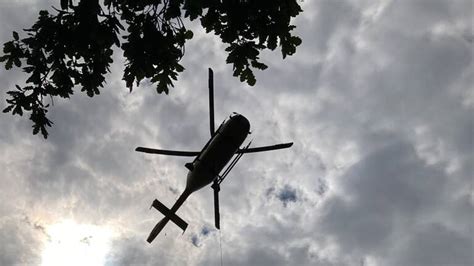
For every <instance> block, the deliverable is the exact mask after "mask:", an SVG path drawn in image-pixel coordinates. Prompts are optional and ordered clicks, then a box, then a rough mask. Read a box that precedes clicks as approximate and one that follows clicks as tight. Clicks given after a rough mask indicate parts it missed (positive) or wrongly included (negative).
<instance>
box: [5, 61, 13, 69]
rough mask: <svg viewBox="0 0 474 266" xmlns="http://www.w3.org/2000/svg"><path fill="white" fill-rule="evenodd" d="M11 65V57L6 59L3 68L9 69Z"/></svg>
mask: <svg viewBox="0 0 474 266" xmlns="http://www.w3.org/2000/svg"><path fill="white" fill-rule="evenodd" d="M12 67H13V60H12V59H11V58H9V59H8V61H7V62H6V63H5V69H6V70H9V69H11V68H12Z"/></svg>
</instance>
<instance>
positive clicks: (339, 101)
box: [0, 0, 474, 266]
mask: <svg viewBox="0 0 474 266" xmlns="http://www.w3.org/2000/svg"><path fill="white" fill-rule="evenodd" d="M52 4H54V5H56V6H58V5H59V1H52V0H50V1H39V0H38V1H34V0H16V1H7V0H0V22H1V25H2V27H1V28H0V41H1V43H4V42H6V41H8V40H10V39H11V38H12V37H11V32H12V31H13V30H17V31H18V30H20V29H22V28H27V27H29V26H31V25H32V24H33V22H34V21H35V20H36V18H37V14H38V12H39V10H40V9H49V8H50V6H51V5H52ZM301 5H302V8H303V10H304V12H303V13H302V14H301V15H300V16H299V17H298V18H296V19H295V20H294V23H295V25H296V26H297V28H296V32H297V34H298V35H299V36H301V38H302V39H303V43H302V45H301V46H300V47H298V50H297V52H296V54H295V55H294V56H291V57H289V58H287V59H285V60H282V58H281V54H280V52H279V51H274V52H265V53H264V54H263V56H262V57H263V60H264V62H265V63H267V64H268V65H269V68H268V69H267V70H265V71H263V72H258V73H257V84H256V85H255V86H254V87H249V86H247V85H245V84H243V83H240V82H239V81H238V80H237V79H235V78H233V77H232V67H231V66H230V65H226V64H225V57H226V54H225V52H224V48H225V46H223V45H222V44H221V43H220V41H219V39H217V38H214V37H213V36H210V35H205V34H204V33H203V32H202V31H201V30H200V29H199V27H200V26H199V25H195V24H189V25H188V27H189V28H190V29H193V30H194V32H195V35H194V38H193V39H192V40H191V41H190V42H189V43H188V44H187V46H186V55H185V57H184V59H183V61H182V63H183V65H184V66H185V68H186V70H185V72H184V73H183V74H182V75H181V76H180V78H179V81H178V82H177V83H176V84H175V88H174V89H172V90H171V91H170V95H169V96H165V95H157V94H156V93H155V90H154V88H153V87H152V86H149V84H147V83H142V86H141V87H139V88H136V89H135V90H134V91H133V92H132V93H129V92H128V89H127V88H126V87H125V84H124V82H122V81H121V76H122V69H123V66H122V65H121V64H120V61H121V55H120V53H117V55H116V62H118V64H116V65H114V66H113V67H112V73H111V74H110V75H108V77H107V85H106V86H105V88H104V89H102V91H101V95H100V96H96V97H94V98H92V99H91V98H89V97H87V96H86V95H83V94H82V93H80V92H79V91H77V92H76V94H75V95H74V96H73V97H72V98H71V99H70V100H68V101H61V100H56V101H55V103H54V106H53V107H52V108H51V109H50V118H51V119H52V120H53V121H54V123H55V124H54V126H53V128H51V129H50V131H49V132H50V136H49V138H48V139H47V140H44V139H43V138H42V137H40V136H33V135H32V133H31V132H32V129H31V123H30V120H28V119H27V117H22V118H20V117H18V116H15V117H13V116H12V115H11V114H0V128H1V130H0V150H1V153H0V169H1V172H0V242H1V243H2V244H1V245H0V265H14V264H33V265H38V264H43V265H46V264H48V263H50V262H51V263H52V261H54V260H55V259H56V260H57V261H59V263H61V261H60V259H59V258H54V257H58V256H60V255H61V254H62V255H64V254H67V256H68V259H69V260H68V265H73V263H77V264H80V263H79V262H80V261H83V260H84V258H87V259H90V261H89V262H88V263H89V265H92V264H94V263H96V264H98V265H103V264H105V265H131V264H135V265H203V266H204V265H220V261H221V253H220V252H221V251H220V237H221V238H222V239H221V240H222V260H223V263H224V265H272V266H277V265H321V266H326V265H328V266H331V265H333V266H336V265H338V266H339V265H341V266H344V265H347V266H349V265H350V266H354V265H356V266H359V265H364V266H372V265H380V266H382V265H383V266H385V265H387V266H399V265H408V266H411V265H413V266H415V265H419V266H438V265H439V266H447V265H450V266H451V265H452V266H468V265H472V264H473V263H474V258H473V255H472V253H473V234H474V232H473V223H474V222H473V219H474V217H473V216H474V208H473V206H474V193H473V186H472V184H473V165H474V154H473V152H474V145H473V136H474V120H473V119H474V118H473V117H474V116H473V114H474V113H473V109H474V89H473V85H472V84H474V73H473V71H474V70H473V41H474V34H473V2H472V1H471V0H465V1H463V0H399V1H390V0H387V1H369V0H367V1H355V0H348V1H343V0H331V1H330V0H321V1H304V2H301ZM208 67H212V68H213V69H214V72H215V111H216V124H219V123H220V122H221V121H222V120H224V119H225V118H226V117H228V115H229V114H231V113H232V112H233V111H235V112H239V113H241V114H243V115H244V116H246V117H247V118H248V120H249V121H250V124H251V130H252V135H250V137H249V139H248V140H250V139H251V138H253V145H255V146H259V145H270V144H274V143H279V142H287V141H293V142H294V146H293V147H292V148H291V149H288V150H283V151H278V152H269V153H262V154H249V155H245V156H244V157H243V158H242V160H241V161H240V162H239V163H238V164H237V166H236V167H235V168H234V170H233V171H232V172H231V173H230V175H229V176H228V178H227V179H226V180H225V181H224V183H223V184H222V187H221V194H220V195H221V209H220V212H221V227H222V230H221V235H219V232H218V231H216V230H215V229H214V226H213V224H214V217H213V203H212V200H213V198H212V189H210V188H209V187H206V188H203V189H202V190H200V191H198V192H196V193H194V194H192V195H191V197H190V198H189V199H188V201H186V202H185V204H184V205H183V207H182V208H181V209H180V210H179V211H178V214H179V216H180V217H182V218H183V219H184V220H185V221H187V222H188V223H189V227H188V229H187V231H186V232H185V233H184V234H183V235H182V234H181V231H180V229H179V228H178V227H177V226H175V225H173V224H172V223H169V224H168V225H167V227H166V228H165V230H164V231H163V232H162V233H161V234H160V235H159V236H158V237H157V239H156V240H155V241H154V242H153V244H151V245H150V244H148V243H147V242H146V241H145V239H146V237H147V236H148V234H149V232H150V230H151V229H152V228H153V226H154V225H155V223H156V222H157V221H159V220H160V219H161V218H162V214H161V213H159V212H157V211H155V210H153V209H152V210H149V206H150V204H151V202H152V201H153V200H154V199H155V198H157V199H159V200H160V201H162V202H163V203H164V204H165V205H167V206H169V207H171V205H172V204H173V203H174V201H175V200H176V199H177V197H178V196H179V193H181V191H182V190H183V189H184V186H185V182H186V174H187V169H186V168H185V167H184V164H185V163H186V162H188V161H189V160H192V159H189V158H179V157H165V156H158V155H148V154H140V153H137V152H135V151H134V149H135V147H137V146H147V147H155V148H167V149H184V150H200V149H201V148H202V146H203V145H204V144H205V143H206V141H207V140H208V138H209V121H208V98H207V97H208V96H207V68H208ZM24 80H25V76H24V75H23V73H21V72H20V71H18V70H15V71H8V72H7V71H5V70H4V67H3V66H2V67H1V70H0V85H1V89H2V92H1V93H0V108H1V109H4V108H5V106H6V103H5V98H6V94H5V92H6V91H7V90H9V89H12V88H13V87H14V84H17V83H18V84H20V83H22V82H23V81H24ZM248 140H247V141H248ZM58 228H59V229H58ZM61 228H63V229H61ZM58 230H59V231H58ZM61 230H63V231H61ZM58 232H59V233H58ZM65 232H67V233H65ZM73 233H74V235H72V234H73ZM66 238H67V239H66ZM68 241H69V242H68ZM65 245H69V246H68V247H69V249H68V248H65V247H64V246H65ZM93 257H94V258H96V259H95V260H93V259H92V258H93ZM81 259H82V260H81ZM63 265H65V264H64V262H63Z"/></svg>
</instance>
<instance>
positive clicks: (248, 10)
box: [0, 0, 302, 138]
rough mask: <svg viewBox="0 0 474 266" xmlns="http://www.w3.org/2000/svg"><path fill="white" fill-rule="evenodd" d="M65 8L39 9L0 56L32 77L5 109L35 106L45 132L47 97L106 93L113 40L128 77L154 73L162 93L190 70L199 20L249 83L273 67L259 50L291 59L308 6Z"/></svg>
mask: <svg viewBox="0 0 474 266" xmlns="http://www.w3.org/2000/svg"><path fill="white" fill-rule="evenodd" d="M76 2H77V3H76ZM60 7H61V8H60V9H58V8H54V7H53V9H54V12H53V13H54V14H51V13H50V12H48V11H46V10H42V11H40V12H39V18H38V20H37V21H36V22H35V23H34V25H33V26H32V27H31V28H29V29H25V30H24V31H25V32H26V35H27V36H26V37H25V38H20V35H19V34H18V33H17V32H15V31H14V32H13V40H11V41H9V42H6V43H5V44H4V46H3V53H4V55H3V56H1V57H0V62H4V64H5V68H6V69H7V70H8V69H11V68H12V67H13V66H16V67H22V66H23V68H22V69H23V71H24V72H26V73H27V74H28V75H29V76H28V78H27V79H26V82H25V85H24V86H19V85H16V86H15V87H16V89H15V90H12V91H8V92H7V94H8V95H9V98H8V99H7V100H6V101H7V103H8V105H7V107H6V108H5V109H4V110H3V112H4V113H7V112H12V114H13V115H15V114H18V115H20V116H21V115H23V112H24V111H26V112H30V113H31V115H30V119H31V120H32V122H33V134H38V133H39V132H41V133H42V135H43V136H44V138H47V136H48V131H47V127H51V125H52V121H50V120H49V119H48V118H47V116H46V114H47V111H48V107H49V104H47V103H45V101H44V98H46V99H48V98H49V99H50V101H49V102H52V101H53V98H54V97H57V96H59V97H63V98H69V97H70V96H71V95H72V94H73V89H74V88H75V87H81V91H84V92H86V93H87V95H88V96H90V97H92V96H94V95H96V94H99V93H100V90H99V87H103V86H104V81H105V77H104V76H105V74H106V73H107V72H110V69H109V66H110V64H111V63H112V54H113V47H114V46H117V47H119V48H121V49H122V50H123V55H124V57H125V60H126V61H125V69H124V74H123V80H124V81H125V83H126V86H127V87H128V88H129V89H130V91H132V89H133V86H134V84H135V85H136V86H138V85H139V84H140V81H141V80H143V79H149V81H150V82H151V83H153V84H155V85H156V91H157V92H158V93H163V92H165V93H166V94H168V91H169V89H170V87H173V80H177V77H178V73H180V72H182V71H183V70H184V67H183V66H182V65H181V64H180V60H181V58H182V57H183V55H184V45H185V43H186V41H187V40H189V39H191V38H192V37H193V32H192V31H190V30H188V29H186V27H185V25H184V23H183V20H184V19H187V20H190V21H193V20H196V19H199V21H200V23H201V25H202V27H203V28H204V29H205V30H206V32H207V33H211V32H213V33H214V34H215V35H217V36H218V37H220V39H221V40H222V42H223V43H225V44H227V48H226V49H225V51H226V52H227V53H228V54H227V59H226V62H227V63H228V64H232V65H233V71H234V73H233V74H234V76H238V77H240V80H241V81H242V82H244V81H245V82H247V83H248V84H249V85H254V84H255V82H256V80H255V76H254V74H253V72H252V69H260V70H264V69H266V68H267V66H266V65H265V64H264V63H262V62H260V61H259V54H260V51H262V50H265V49H270V50H275V49H276V48H277V47H278V46H279V47H280V48H281V53H282V56H283V58H285V57H286V56H288V55H292V54H294V53H295V51H296V47H297V46H298V45H299V44H300V43H301V39H300V38H298V37H297V36H294V35H292V30H293V29H294V28H295V26H294V25H292V24H291V23H290V20H291V18H292V17H296V16H297V15H298V14H299V13H300V12H301V11H302V10H301V7H300V6H299V4H298V3H297V2H296V0H223V1H220V0H202V1H199V0H103V2H101V3H99V0H82V1H81V0H80V1H72V0H60Z"/></svg>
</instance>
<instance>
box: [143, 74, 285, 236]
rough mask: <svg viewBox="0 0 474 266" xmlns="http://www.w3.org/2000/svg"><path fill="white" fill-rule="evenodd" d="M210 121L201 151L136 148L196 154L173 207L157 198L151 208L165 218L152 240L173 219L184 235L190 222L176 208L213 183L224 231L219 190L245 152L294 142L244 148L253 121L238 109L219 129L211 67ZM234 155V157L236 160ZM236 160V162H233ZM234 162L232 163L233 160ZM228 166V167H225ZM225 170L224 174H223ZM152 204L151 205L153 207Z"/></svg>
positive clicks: (217, 217) (216, 215)
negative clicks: (180, 215) (207, 137)
mask: <svg viewBox="0 0 474 266" xmlns="http://www.w3.org/2000/svg"><path fill="white" fill-rule="evenodd" d="M208 85H209V120H210V133H211V138H210V139H209V141H208V142H207V143H206V144H205V145H204V147H203V148H202V150H201V151H177V150H163V149H152V148H145V147H137V148H136V149H135V151H137V152H144V153H151V154H161V155H170V156H189V157H195V158H194V160H193V161H192V162H188V163H186V164H185V167H186V168H187V169H188V170H189V172H188V174H187V179H186V187H185V189H184V191H183V192H182V194H181V195H180V196H179V198H178V199H177V200H176V202H175V203H174V205H173V206H172V207H171V209H169V208H167V207H166V206H165V205H164V204H163V203H161V202H160V201H159V200H157V199H155V200H154V201H153V203H152V205H151V207H153V208H155V209H156V210H158V211H160V212H161V213H162V214H163V215H164V216H165V217H164V218H163V219H161V220H160V221H159V222H158V223H157V224H156V225H155V227H154V228H153V230H152V231H151V232H150V234H149V236H148V238H147V242H148V243H151V242H153V240H154V239H155V238H156V236H158V234H159V233H160V232H161V231H162V230H163V228H164V227H165V225H166V224H167V223H168V222H169V221H170V220H171V221H172V222H173V223H174V224H176V225H177V226H178V227H179V228H181V229H182V230H183V234H184V232H185V231H186V228H187V227H188V224H187V223H186V222H185V221H184V220H183V219H182V218H181V217H179V216H178V215H176V211H177V210H178V209H179V207H181V205H183V203H184V201H186V199H187V198H188V197H189V196H190V195H191V194H192V193H193V192H195V191H197V190H199V189H201V188H203V187H205V186H207V185H209V184H211V183H212V185H211V188H212V189H213V190H214V218H215V220H214V222H215V227H216V228H217V229H218V230H220V214H219V191H220V184H221V183H222V181H224V179H225V178H226V177H227V175H228V174H229V172H230V171H231V170H232V168H234V166H235V165H236V164H237V162H238V161H239V160H240V158H242V156H243V155H244V154H245V153H255V152H264V151H271V150H278V149H285V148H289V147H291V146H292V145H293V142H288V143H282V144H276V145H271V146H261V147H252V148H251V147H250V144H251V143H252V141H250V142H249V143H248V144H247V145H246V146H245V147H243V148H240V146H241V145H242V143H244V141H245V139H246V137H247V136H248V135H249V134H250V133H251V132H250V123H249V121H248V120H247V118H245V117H244V116H243V115H241V114H238V113H236V112H234V113H232V114H231V115H230V116H229V118H228V119H227V120H224V121H223V122H222V123H221V125H220V126H219V128H217V130H215V128H214V74H213V71H212V69H211V68H209V79H208ZM232 157H234V158H233V159H232ZM231 159H232V161H231ZM229 162H230V163H229ZM226 165H227V168H226V169H225V170H224V171H222V169H224V167H225V166H226ZM221 172H222V173H221ZM151 207H150V208H151Z"/></svg>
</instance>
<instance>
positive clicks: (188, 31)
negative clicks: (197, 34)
mask: <svg viewBox="0 0 474 266" xmlns="http://www.w3.org/2000/svg"><path fill="white" fill-rule="evenodd" d="M193 36H194V33H193V32H192V31H190V30H187V31H186V32H185V33H184V38H185V39H186V40H191V39H192V38H193Z"/></svg>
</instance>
